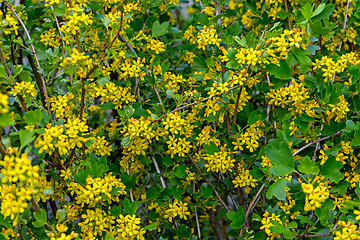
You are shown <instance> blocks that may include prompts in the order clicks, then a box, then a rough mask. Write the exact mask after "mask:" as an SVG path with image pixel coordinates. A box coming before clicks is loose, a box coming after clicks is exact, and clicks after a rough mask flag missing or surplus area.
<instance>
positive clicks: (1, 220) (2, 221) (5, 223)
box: [0, 213, 12, 228]
mask: <svg viewBox="0 0 360 240" xmlns="http://www.w3.org/2000/svg"><path fill="white" fill-rule="evenodd" d="M0 225H1V226H4V227H6V228H11V226H12V225H11V224H10V223H9V221H8V220H6V219H5V218H4V215H2V214H1V213H0Z"/></svg>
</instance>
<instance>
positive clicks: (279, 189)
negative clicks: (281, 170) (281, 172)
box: [266, 178, 290, 200]
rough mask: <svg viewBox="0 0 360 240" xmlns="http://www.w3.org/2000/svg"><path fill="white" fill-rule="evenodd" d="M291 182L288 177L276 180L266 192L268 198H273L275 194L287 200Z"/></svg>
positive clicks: (278, 197) (280, 198)
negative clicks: (287, 190)
mask: <svg viewBox="0 0 360 240" xmlns="http://www.w3.org/2000/svg"><path fill="white" fill-rule="evenodd" d="M288 183H290V181H289V180H287V179H286V178H280V179H278V180H276V182H274V183H273V184H272V185H271V186H270V187H269V189H268V191H267V193H266V198H267V199H271V198H272V197H273V196H275V197H276V198H277V199H279V200H285V198H286V190H285V189H286V188H288V186H287V184H288Z"/></svg>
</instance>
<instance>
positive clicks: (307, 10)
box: [300, 3, 313, 20]
mask: <svg viewBox="0 0 360 240" xmlns="http://www.w3.org/2000/svg"><path fill="white" fill-rule="evenodd" d="M312 10H313V8H312V6H311V4H310V3H306V4H305V6H303V7H302V8H301V9H300V11H301V13H302V15H303V16H304V18H305V19H306V20H309V19H310V18H311V16H312Z"/></svg>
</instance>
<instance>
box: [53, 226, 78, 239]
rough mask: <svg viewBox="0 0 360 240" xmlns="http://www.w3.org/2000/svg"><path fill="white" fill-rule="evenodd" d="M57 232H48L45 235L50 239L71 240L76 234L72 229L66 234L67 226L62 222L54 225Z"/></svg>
mask: <svg viewBox="0 0 360 240" xmlns="http://www.w3.org/2000/svg"><path fill="white" fill-rule="evenodd" d="M56 230H57V232H56V233H55V232H49V233H47V236H48V237H50V240H71V239H75V238H76V237H77V236H78V234H77V233H75V232H74V231H72V232H71V233H70V234H69V235H67V234H66V232H67V230H68V227H67V226H66V225H64V224H57V225H56Z"/></svg>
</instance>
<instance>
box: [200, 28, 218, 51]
mask: <svg viewBox="0 0 360 240" xmlns="http://www.w3.org/2000/svg"><path fill="white" fill-rule="evenodd" d="M220 42H221V39H220V38H219V36H218V35H217V34H216V30H215V28H214V27H213V26H211V27H207V26H203V30H201V31H200V32H199V34H198V35H197V43H198V48H199V49H202V50H205V47H206V46H208V45H216V46H218V47H220Z"/></svg>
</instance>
